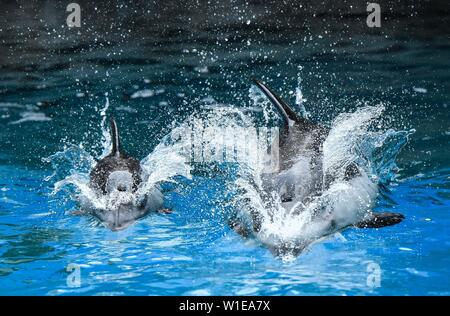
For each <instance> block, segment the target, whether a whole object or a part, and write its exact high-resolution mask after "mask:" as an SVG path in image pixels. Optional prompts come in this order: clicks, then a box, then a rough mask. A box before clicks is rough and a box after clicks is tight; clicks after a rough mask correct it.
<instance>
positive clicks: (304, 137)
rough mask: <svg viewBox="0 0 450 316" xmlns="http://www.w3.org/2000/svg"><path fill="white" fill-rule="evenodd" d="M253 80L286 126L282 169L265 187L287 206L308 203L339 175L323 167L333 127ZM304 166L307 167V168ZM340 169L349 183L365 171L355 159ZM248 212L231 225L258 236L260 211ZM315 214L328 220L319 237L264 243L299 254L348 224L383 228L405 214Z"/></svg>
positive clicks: (282, 138)
mask: <svg viewBox="0 0 450 316" xmlns="http://www.w3.org/2000/svg"><path fill="white" fill-rule="evenodd" d="M253 81H254V83H255V85H256V86H257V87H258V88H259V89H260V90H261V91H262V92H263V93H264V94H265V96H266V97H267V98H268V99H269V100H270V102H271V103H272V104H273V105H274V106H275V108H276V109H277V110H278V112H279V113H280V114H281V116H282V118H283V127H282V129H281V131H280V138H279V171H278V173H277V174H275V175H273V174H272V175H269V176H268V177H266V178H265V179H264V178H263V180H265V181H264V182H265V184H264V183H263V186H264V187H265V189H266V190H277V191H278V193H279V194H280V197H281V202H282V205H283V207H285V208H286V209H291V208H292V206H294V205H298V204H299V203H303V204H305V203H307V202H308V201H311V199H312V198H314V197H317V196H318V195H320V194H321V193H322V192H324V191H325V190H327V189H328V188H329V187H330V185H331V184H332V182H333V180H334V178H335V177H336V175H334V174H329V173H328V172H327V171H324V170H323V166H322V164H323V144H324V142H325V140H326V138H327V136H328V134H329V132H330V129H329V128H327V127H325V126H322V125H320V124H317V123H314V122H311V121H309V120H307V119H305V118H303V117H301V116H299V115H298V114H297V113H295V112H294V111H293V110H292V108H291V107H290V106H288V105H287V103H286V102H285V101H283V99H282V98H281V97H280V96H278V95H277V94H276V93H275V92H274V91H273V90H271V89H270V88H269V87H268V86H267V85H265V84H264V83H262V82H261V81H259V80H256V79H254V80H253ZM299 157H302V160H301V161H299ZM299 163H303V165H304V166H303V167H305V166H306V168H301V170H302V171H301V172H302V173H299V172H298V171H295V169H296V167H297V166H296V164H299ZM292 170H294V171H292ZM305 170H307V171H306V172H305ZM340 172H341V178H342V179H343V180H344V181H347V182H349V183H350V182H351V181H358V178H359V177H361V176H362V173H363V171H361V170H360V169H359V167H358V166H357V165H356V164H355V163H350V164H349V165H347V166H346V167H345V168H344V169H343V170H340ZM305 173H306V174H305ZM273 179H276V180H275V181H274V180H273ZM297 212H301V211H297ZM249 213H250V217H251V224H250V225H248V223H247V222H246V221H243V220H242V218H240V217H239V216H237V217H233V218H232V219H231V220H230V222H229V224H230V226H231V227H232V228H233V229H234V230H235V231H236V232H238V233H239V234H240V235H242V236H243V237H248V236H258V233H259V232H260V230H261V224H262V221H263V218H262V217H261V214H259V213H258V212H257V211H256V210H253V209H250V212H249ZM316 215H317V219H318V220H320V221H325V222H327V221H328V222H327V223H326V225H324V227H325V228H324V229H323V230H321V231H320V236H315V237H316V238H313V239H311V240H307V241H303V242H302V243H300V244H292V243H289V244H285V243H283V242H281V243H280V244H276V243H273V242H265V241H262V243H263V244H264V245H265V246H267V247H268V248H269V249H270V250H271V251H272V253H274V254H275V255H282V254H284V253H286V252H289V253H292V254H294V255H298V254H299V253H300V252H301V251H302V250H303V249H304V248H305V247H306V246H307V245H308V244H311V243H313V242H314V241H316V240H319V239H321V238H323V237H326V236H327V235H330V234H333V233H335V232H338V231H340V230H343V229H345V228H348V227H351V226H353V227H359V228H380V227H384V226H391V225H395V224H397V223H400V222H401V221H402V220H403V219H404V216H403V215H402V214H398V213H390V212H386V213H378V212H368V213H367V214H366V215H365V216H364V218H363V219H360V220H358V221H357V222H348V220H347V221H345V220H344V221H343V222H341V223H336V221H335V220H334V219H333V218H328V217H327V216H326V215H325V214H316Z"/></svg>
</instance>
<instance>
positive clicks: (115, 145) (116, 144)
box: [111, 118, 120, 156]
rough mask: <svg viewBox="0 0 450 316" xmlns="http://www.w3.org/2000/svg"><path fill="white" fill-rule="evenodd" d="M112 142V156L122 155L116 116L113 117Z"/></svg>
mask: <svg viewBox="0 0 450 316" xmlns="http://www.w3.org/2000/svg"><path fill="white" fill-rule="evenodd" d="M111 143H112V150H111V155H112V156H119V155H120V139H119V130H118V128H117V124H116V121H115V120H114V118H111Z"/></svg>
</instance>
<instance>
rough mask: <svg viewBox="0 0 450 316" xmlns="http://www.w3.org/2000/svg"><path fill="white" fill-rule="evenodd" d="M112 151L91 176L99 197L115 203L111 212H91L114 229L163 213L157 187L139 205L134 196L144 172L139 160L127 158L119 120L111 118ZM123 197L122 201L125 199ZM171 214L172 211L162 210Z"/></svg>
mask: <svg viewBox="0 0 450 316" xmlns="http://www.w3.org/2000/svg"><path fill="white" fill-rule="evenodd" d="M110 129H111V143H112V149H111V152H110V153H109V154H108V155H107V156H105V157H104V158H102V159H100V160H99V161H98V162H97V164H96V165H95V167H94V168H93V169H92V171H91V173H90V186H91V188H92V189H94V190H95V191H96V192H98V194H99V195H103V196H106V197H107V198H108V199H109V200H110V201H113V202H115V204H114V207H112V208H111V209H94V210H91V211H90V213H91V214H92V215H94V216H95V217H97V218H98V219H99V220H100V221H101V222H102V223H103V224H104V225H105V226H107V227H108V228H110V229H111V230H121V229H124V228H126V227H128V226H130V225H131V224H133V223H134V222H135V221H136V220H137V219H139V218H142V217H144V216H145V215H147V214H148V213H149V212H150V211H155V210H161V207H162V202H163V199H162V193H161V192H160V191H159V189H158V188H155V189H154V190H153V191H152V192H151V193H150V194H148V195H145V197H144V198H143V199H142V201H141V202H140V203H139V205H134V204H133V203H132V202H131V199H130V197H133V195H136V193H137V191H138V189H139V187H140V185H141V183H142V181H143V176H144V175H143V170H142V168H141V165H140V162H139V160H137V159H136V158H134V157H131V156H129V155H127V154H126V153H125V152H124V151H123V149H122V147H121V144H120V137H119V130H118V128H117V123H116V121H115V120H114V119H113V118H111V127H110ZM121 198H122V200H121ZM161 211H162V212H165V213H169V212H170V211H169V210H165V209H164V210H161Z"/></svg>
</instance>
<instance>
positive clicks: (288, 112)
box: [253, 79, 313, 127]
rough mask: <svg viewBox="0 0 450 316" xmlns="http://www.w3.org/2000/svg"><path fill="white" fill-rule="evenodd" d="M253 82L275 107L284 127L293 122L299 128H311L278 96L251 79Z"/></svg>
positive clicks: (262, 84) (308, 123)
mask: <svg viewBox="0 0 450 316" xmlns="http://www.w3.org/2000/svg"><path fill="white" fill-rule="evenodd" d="M253 82H254V83H255V84H256V86H257V87H258V88H259V89H261V91H262V92H263V93H264V94H265V95H266V96H267V97H268V98H269V100H270V102H272V104H273V105H275V106H276V107H277V109H278V111H279V112H280V113H281V115H282V116H283V120H284V125H285V126H286V127H289V125H290V124H289V123H290V121H293V122H294V123H297V124H299V125H301V126H305V127H312V125H313V123H312V122H310V121H308V120H307V119H305V118H303V117H301V116H299V115H298V114H297V113H295V112H294V110H292V108H291V107H290V106H289V105H287V103H286V102H284V100H283V99H282V98H281V97H280V96H279V95H277V94H276V93H275V92H273V90H272V89H270V88H269V87H268V86H266V85H265V84H264V83H262V82H261V81H259V80H257V79H253Z"/></svg>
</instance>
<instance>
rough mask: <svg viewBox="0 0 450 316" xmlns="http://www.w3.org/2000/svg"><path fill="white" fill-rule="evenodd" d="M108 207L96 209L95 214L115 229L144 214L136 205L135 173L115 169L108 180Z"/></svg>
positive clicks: (106, 195)
mask: <svg viewBox="0 0 450 316" xmlns="http://www.w3.org/2000/svg"><path fill="white" fill-rule="evenodd" d="M105 199H106V207H104V208H101V209H96V210H95V211H94V212H93V213H94V215H95V216H96V217H97V218H98V219H99V220H100V221H101V222H102V223H103V224H104V225H105V226H106V227H108V228H110V229H111V230H113V231H117V230H121V229H125V228H127V227H128V226H130V225H131V224H133V223H134V222H135V221H136V220H137V219H139V218H140V217H142V216H143V214H144V210H143V209H142V208H141V207H139V206H138V205H136V204H137V203H136V192H135V191H134V190H133V175H132V174H131V173H130V172H129V171H126V170H125V171H114V172H112V173H111V174H110V175H109V176H108V180H107V182H106V194H105Z"/></svg>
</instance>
